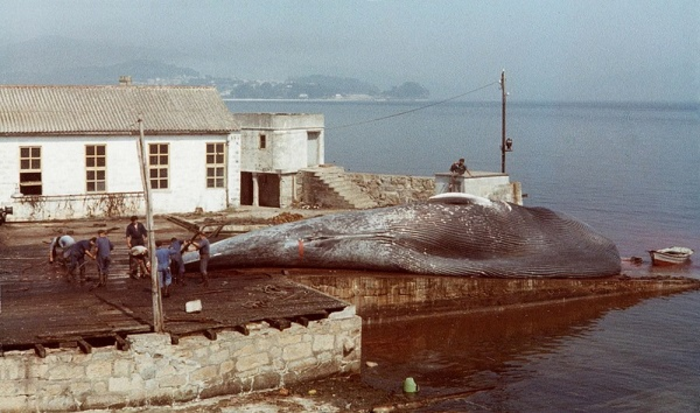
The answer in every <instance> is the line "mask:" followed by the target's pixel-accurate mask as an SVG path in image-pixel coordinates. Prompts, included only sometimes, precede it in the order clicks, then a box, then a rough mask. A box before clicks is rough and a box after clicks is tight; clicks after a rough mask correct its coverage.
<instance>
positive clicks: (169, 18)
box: [0, 0, 700, 101]
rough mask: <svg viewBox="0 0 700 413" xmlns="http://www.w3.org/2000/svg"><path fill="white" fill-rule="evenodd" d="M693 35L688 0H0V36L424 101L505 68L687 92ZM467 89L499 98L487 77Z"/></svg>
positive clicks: (514, 93)
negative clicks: (52, 39)
mask: <svg viewBox="0 0 700 413" xmlns="http://www.w3.org/2000/svg"><path fill="white" fill-rule="evenodd" d="M699 33H700V0H570V1H569V0H549V1H546V0H504V1H498V0H489V1H487V0H483V1H471V0H435V1H430V0H422V1H418V0H246V1H244V0H219V1H204V0H191V1H186V0H177V1H173V0H169V1H165V0H163V1H147V0H123V1H119V0H104V1H100V0H44V1H40V0H2V2H0V43H2V44H7V43H17V42H22V41H26V40H30V39H33V38H37V37H41V36H46V35H59V36H64V37H70V38H75V39H94V40H96V41H101V42H106V43H107V44H116V43H121V44H124V45H132V46H138V47H141V48H146V49H149V50H151V49H152V50H154V51H155V50H158V51H159V55H158V58H160V59H163V55H164V56H165V59H168V63H175V64H179V65H186V66H188V67H191V68H193V69H195V70H198V71H200V72H201V73H203V74H211V75H216V76H226V77H240V78H244V79H266V80H284V79H286V78H287V77H290V76H300V75H310V74H323V75H332V76H342V77H352V78H358V79H360V80H365V81H368V82H371V83H374V84H376V85H377V86H379V87H380V88H388V87H390V86H394V85H398V84H400V83H402V82H404V81H415V82H419V83H420V84H422V85H423V86H425V87H427V88H428V89H429V90H431V92H432V97H433V98H446V97H451V96H456V95H459V94H462V93H465V92H468V91H470V90H472V89H475V88H478V87H481V86H484V85H487V84H489V83H491V82H494V81H497V80H498V78H499V76H500V73H501V70H502V69H505V70H506V76H507V89H508V91H509V93H510V96H511V97H510V98H511V99H517V100H523V101H526V100H529V101H531V100H576V101H590V100H605V101H624V100H626V101H691V100H693V101H697V100H698V99H699V98H700V93H699V92H698V91H699V90H700V70H699V67H700V34H699ZM160 53H162V54H160ZM154 54H156V53H155V52H154ZM128 59H129V56H124V60H128ZM95 63H96V64H99V62H95ZM473 98H474V99H477V100H494V99H499V98H500V95H499V92H498V88H497V87H495V86H494V88H489V89H486V90H484V91H480V92H478V93H477V94H474V96H473Z"/></svg>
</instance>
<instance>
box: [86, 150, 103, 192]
mask: <svg viewBox="0 0 700 413" xmlns="http://www.w3.org/2000/svg"><path fill="white" fill-rule="evenodd" d="M100 148H101V149H102V154H100V153H98V152H99V149H100ZM90 149H92V150H93V153H92V154H90V153H88V151H89V150H90ZM100 159H101V160H102V165H100V162H99V160H100ZM91 173H92V174H94V175H93V176H92V177H90V174H91ZM100 173H101V175H102V176H101V177H100ZM100 184H101V185H100ZM91 185H92V187H91ZM85 191H86V192H87V193H91V194H92V193H104V192H107V145H106V144H86V145H85Z"/></svg>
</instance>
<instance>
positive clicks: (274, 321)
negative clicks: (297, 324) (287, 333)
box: [265, 318, 292, 331]
mask: <svg viewBox="0 0 700 413" xmlns="http://www.w3.org/2000/svg"><path fill="white" fill-rule="evenodd" d="M265 321H267V323H268V324H270V326H271V327H274V328H276V329H278V330H279V331H282V330H284V329H286V328H289V327H291V326H292V323H291V322H290V321H289V320H287V319H284V318H267V319H265Z"/></svg>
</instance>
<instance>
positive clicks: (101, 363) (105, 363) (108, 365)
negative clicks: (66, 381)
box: [85, 359, 112, 379]
mask: <svg viewBox="0 0 700 413" xmlns="http://www.w3.org/2000/svg"><path fill="white" fill-rule="evenodd" d="M85 374H86V375H87V377H90V378H91V379H101V378H109V377H111V376H112V360H106V359H99V360H93V362H92V363H90V364H88V365H87V366H86V367H85Z"/></svg>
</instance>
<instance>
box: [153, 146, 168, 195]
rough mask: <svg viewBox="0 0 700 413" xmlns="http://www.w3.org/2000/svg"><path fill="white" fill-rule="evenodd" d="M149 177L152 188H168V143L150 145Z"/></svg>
mask: <svg viewBox="0 0 700 413" xmlns="http://www.w3.org/2000/svg"><path fill="white" fill-rule="evenodd" d="M148 178H149V179H150V181H151V188H152V189H168V144H167V143H152V144H149V145H148Z"/></svg>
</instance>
